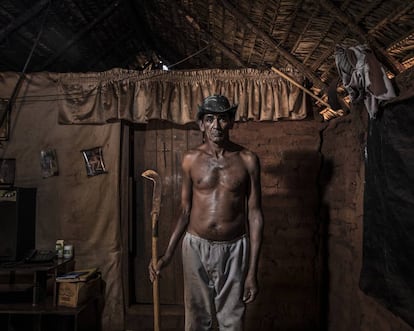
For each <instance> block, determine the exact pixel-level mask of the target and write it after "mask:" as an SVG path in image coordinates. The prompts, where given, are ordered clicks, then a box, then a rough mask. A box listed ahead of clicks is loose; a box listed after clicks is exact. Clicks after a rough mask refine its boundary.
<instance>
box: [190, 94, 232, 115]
mask: <svg viewBox="0 0 414 331" xmlns="http://www.w3.org/2000/svg"><path fill="white" fill-rule="evenodd" d="M237 107H238V105H237V104H234V105H232V106H231V105H230V102H229V100H228V99H227V98H226V97H225V96H224V95H219V94H214V95H210V96H208V97H207V98H205V99H204V100H203V102H202V104H201V105H199V106H198V113H197V119H198V120H200V119H202V118H203V116H204V114H221V113H227V112H228V113H229V114H230V116H231V117H234V116H235V114H236V110H237Z"/></svg>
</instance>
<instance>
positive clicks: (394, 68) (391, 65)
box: [319, 0, 404, 75]
mask: <svg viewBox="0 0 414 331" xmlns="http://www.w3.org/2000/svg"><path fill="white" fill-rule="evenodd" d="M319 3H320V4H321V6H322V7H323V8H325V9H326V10H327V11H329V12H330V13H331V14H332V15H335V16H336V17H337V18H338V19H339V20H340V21H341V22H342V23H344V24H345V25H347V26H348V28H349V29H350V30H351V31H352V32H353V33H355V34H356V35H357V36H359V37H361V38H362V39H363V41H364V42H366V43H368V44H369V46H370V47H371V48H372V49H373V50H374V51H376V53H377V55H378V57H379V60H380V61H381V62H383V64H384V65H385V66H386V67H387V68H388V69H389V70H390V71H391V72H392V73H393V74H394V75H396V74H398V73H399V72H401V71H403V70H404V67H403V66H402V65H401V63H399V62H398V61H396V60H395V59H394V58H393V57H392V56H390V55H389V54H387V52H386V51H385V50H384V49H383V48H382V47H381V46H380V45H379V44H378V42H377V41H376V40H375V39H374V38H373V37H371V36H370V35H369V34H368V32H367V31H364V30H363V29H362V28H360V27H359V26H358V24H356V23H355V22H354V21H353V20H352V19H351V18H350V17H349V16H347V15H346V14H344V13H343V12H341V11H340V10H339V9H338V8H337V7H336V6H335V5H334V4H332V3H331V2H330V1H329V0H319Z"/></svg>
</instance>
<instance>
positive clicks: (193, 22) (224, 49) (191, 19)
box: [174, 4, 246, 67]
mask: <svg viewBox="0 0 414 331" xmlns="http://www.w3.org/2000/svg"><path fill="white" fill-rule="evenodd" d="M174 7H175V9H176V10H177V12H178V13H179V14H180V15H181V16H182V17H183V18H184V21H185V22H187V23H188V24H189V25H190V26H191V27H192V28H193V29H194V30H197V31H198V32H199V33H201V34H202V35H203V36H204V38H206V39H207V40H208V43H212V44H213V45H214V46H215V47H217V48H218V49H219V50H220V51H222V52H223V54H224V55H225V56H227V57H228V58H229V59H230V60H232V61H233V62H234V63H235V64H236V65H237V66H239V67H246V64H245V63H243V61H242V60H240V58H239V57H238V56H237V55H235V54H234V53H233V52H232V51H231V50H230V49H228V48H227V47H226V46H225V45H224V44H223V43H222V42H221V41H220V40H218V39H216V38H214V36H212V35H211V34H210V33H209V32H207V31H205V30H204V29H203V28H201V27H200V25H199V24H198V22H197V21H196V20H195V19H194V17H192V16H191V15H190V14H189V13H187V12H186V10H185V9H184V8H182V7H181V6H179V5H178V4H175V5H174Z"/></svg>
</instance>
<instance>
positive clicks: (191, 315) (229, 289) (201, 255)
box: [182, 232, 249, 331]
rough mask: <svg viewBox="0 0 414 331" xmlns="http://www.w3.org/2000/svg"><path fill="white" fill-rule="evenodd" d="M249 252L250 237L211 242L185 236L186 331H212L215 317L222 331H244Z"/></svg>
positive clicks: (183, 252)
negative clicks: (244, 298) (244, 294)
mask: <svg viewBox="0 0 414 331" xmlns="http://www.w3.org/2000/svg"><path fill="white" fill-rule="evenodd" d="M248 251H249V242H248V239H247V236H243V237H241V238H239V239H236V240H233V241H211V240H206V239H203V238H200V237H197V236H195V235H192V234H190V233H188V232H187V233H186V234H185V236H184V239H183V244H182V255H183V272H184V303H185V330H186V331H204V330H211V328H212V322H213V314H214V313H215V314H216V318H217V321H218V325H219V328H220V330H222V331H224V330H225V331H230V330H231V331H241V330H243V317H244V311H245V304H244V302H243V300H242V299H243V290H244V279H245V274H246V268H247V259H248Z"/></svg>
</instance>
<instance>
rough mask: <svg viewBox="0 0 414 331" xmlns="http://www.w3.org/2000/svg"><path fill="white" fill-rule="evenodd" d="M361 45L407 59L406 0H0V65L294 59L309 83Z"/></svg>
mask: <svg viewBox="0 0 414 331" xmlns="http://www.w3.org/2000/svg"><path fill="white" fill-rule="evenodd" d="M358 44H368V45H369V46H370V47H371V48H372V50H373V51H374V52H375V54H376V55H377V58H378V59H379V60H380V62H381V63H382V64H383V65H384V66H385V68H386V70H387V71H388V73H389V75H390V76H392V75H395V74H397V73H399V72H402V71H404V70H405V69H407V68H410V67H411V66H412V65H414V2H413V1H405V0H369V1H360V0H358V1H354V0H343V1H342V0H341V1H339V0H296V1H292V0H240V1H236V0H19V1H16V0H1V1H0V71H17V72H22V71H24V72H36V71H51V72H86V71H105V70H109V69H111V68H115V67H116V68H126V69H134V70H151V69H159V68H162V67H163V66H164V68H166V67H169V69H170V70H182V69H186V70H188V69H207V68H223V69H236V68H246V67H249V68H257V69H269V70H270V68H271V67H272V66H273V67H277V68H283V67H286V66H293V67H296V68H297V69H299V70H301V71H302V72H303V73H304V74H305V75H306V77H307V78H308V79H309V80H310V81H311V82H312V83H313V85H314V86H316V87H323V86H325V85H326V84H327V83H328V82H329V81H330V80H332V79H335V77H337V70H336V67H335V58H334V53H335V47H336V45H342V46H345V47H348V46H355V45H358Z"/></svg>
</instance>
